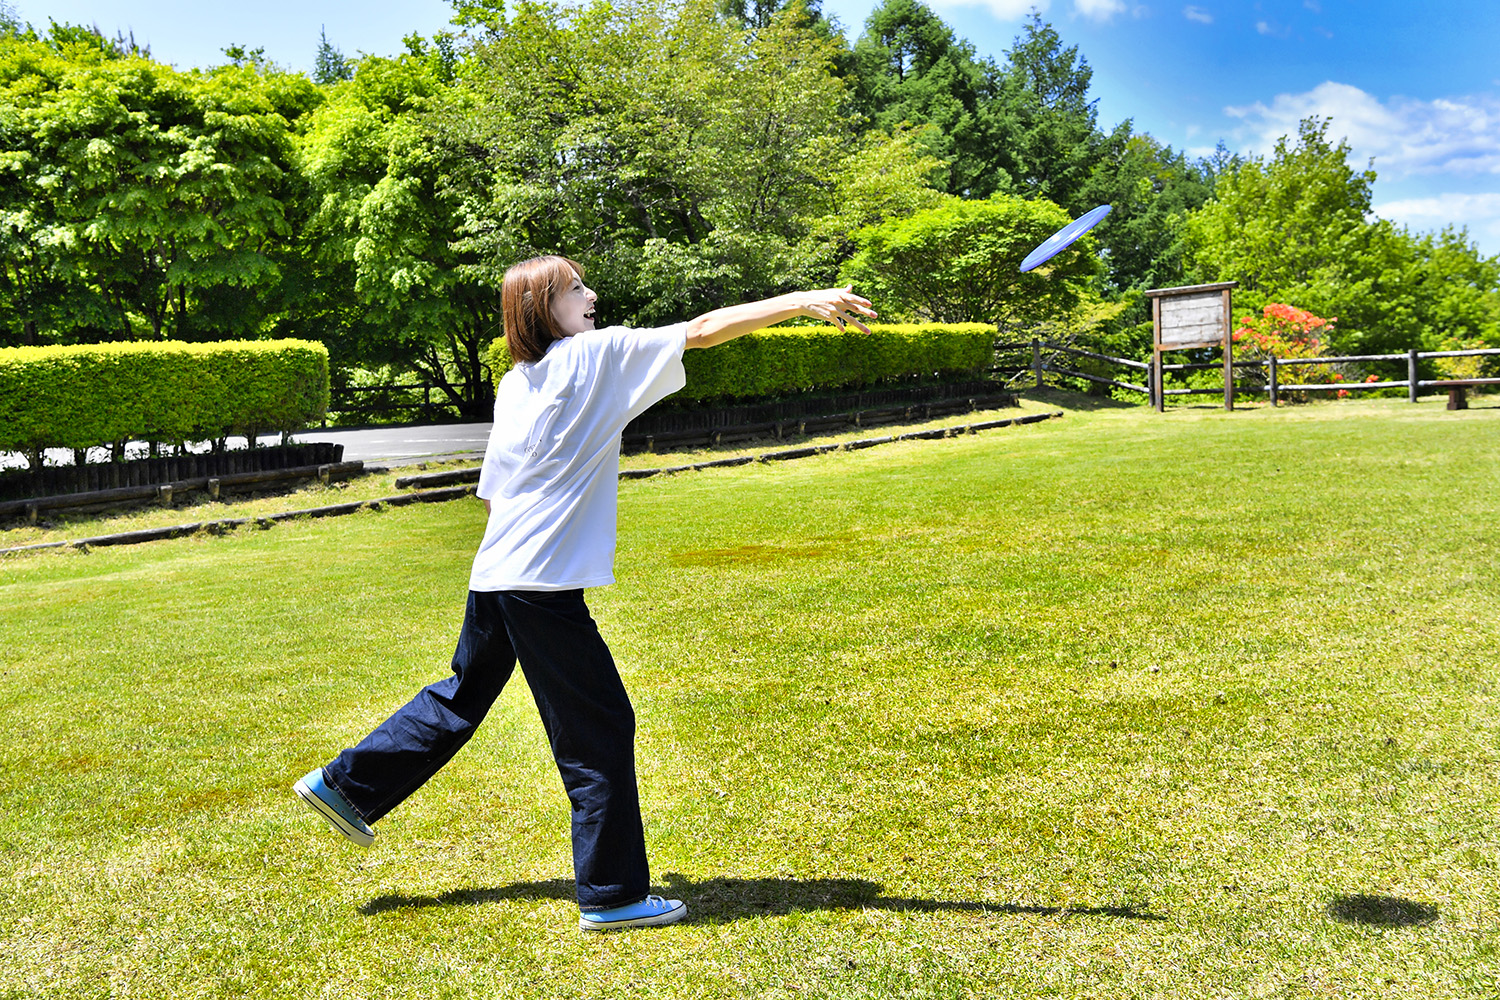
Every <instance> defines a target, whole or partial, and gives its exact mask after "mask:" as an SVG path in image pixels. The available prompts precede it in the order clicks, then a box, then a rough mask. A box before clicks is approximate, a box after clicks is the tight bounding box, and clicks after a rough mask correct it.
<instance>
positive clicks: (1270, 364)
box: [1266, 354, 1276, 406]
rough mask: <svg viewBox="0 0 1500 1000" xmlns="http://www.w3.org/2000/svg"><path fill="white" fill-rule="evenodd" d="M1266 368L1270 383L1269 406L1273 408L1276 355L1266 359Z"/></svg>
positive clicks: (1274, 402)
mask: <svg viewBox="0 0 1500 1000" xmlns="http://www.w3.org/2000/svg"><path fill="white" fill-rule="evenodd" d="M1266 368H1267V370H1268V372H1269V379H1270V383H1271V405H1272V406H1275V405H1276V355H1274V354H1273V355H1271V356H1270V358H1268V359H1267V361H1266Z"/></svg>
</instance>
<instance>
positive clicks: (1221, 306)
mask: <svg viewBox="0 0 1500 1000" xmlns="http://www.w3.org/2000/svg"><path fill="white" fill-rule="evenodd" d="M1237 284H1238V282H1235V281H1224V282H1220V283H1218V284H1215V285H1186V286H1183V287H1181V288H1153V289H1151V290H1150V291H1148V292H1147V293H1146V294H1147V295H1148V296H1150V297H1151V319H1152V323H1151V326H1152V340H1153V342H1154V350H1153V351H1152V362H1151V371H1152V375H1153V378H1152V394H1153V396H1154V397H1155V398H1154V399H1153V400H1152V402H1153V403H1155V404H1156V409H1157V410H1158V411H1160V410H1162V409H1164V408H1165V405H1166V395H1165V394H1164V393H1163V392H1162V362H1161V355H1162V352H1163V351H1182V350H1187V349H1188V348H1191V347H1219V346H1220V345H1222V346H1223V348H1224V409H1226V410H1232V409H1234V350H1233V346H1232V344H1231V342H1230V336H1231V334H1230V328H1231V324H1230V315H1231V312H1232V305H1231V298H1230V290H1231V289H1233V288H1234V287H1235V285H1237Z"/></svg>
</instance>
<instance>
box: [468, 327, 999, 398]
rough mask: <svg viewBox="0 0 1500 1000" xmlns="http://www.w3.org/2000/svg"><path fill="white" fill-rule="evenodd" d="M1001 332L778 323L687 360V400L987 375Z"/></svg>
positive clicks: (499, 345) (498, 358)
mask: <svg viewBox="0 0 1500 1000" xmlns="http://www.w3.org/2000/svg"><path fill="white" fill-rule="evenodd" d="M994 341H995V328H994V327H993V326H990V325H989V324H986V323H948V324H938V323H929V324H904V325H903V324H887V325H876V326H872V327H871V328H870V332H869V333H862V332H860V331H859V330H855V329H852V328H851V329H849V330H844V331H840V330H837V329H835V328H834V327H831V326H826V325H825V326H778V327H772V328H768V329H765V330H758V331H756V332H755V333H752V334H749V335H748V336H744V337H740V338H738V339H736V340H731V341H729V342H728V343H725V344H720V345H718V346H717V347H713V348H710V349H708V350H700V351H688V352H687V353H686V354H685V355H684V356H683V366H684V367H685V368H686V369H687V388H685V389H683V390H682V391H681V392H680V393H678V394H677V395H676V396H674V397H672V398H673V399H674V400H677V401H679V402H691V401H701V402H709V401H715V400H728V399H754V398H761V397H766V396H777V395H782V394H785V393H792V392H802V391H806V390H809V389H842V388H848V387H855V386H865V385H870V384H872V383H875V382H880V381H884V380H888V379H896V378H904V377H910V376H940V377H949V376H957V375H960V374H964V373H975V374H977V373H978V372H981V371H984V370H985V369H987V368H988V367H989V366H990V363H991V361H992V359H993V350H994ZM489 364H490V368H491V370H492V371H494V373H495V381H496V383H497V384H498V383H499V380H500V377H501V376H502V375H503V374H505V372H507V371H509V370H510V367H511V360H510V354H509V352H508V351H507V350H506V349H505V341H504V339H503V338H502V339H497V340H495V342H494V343H493V344H492V345H491V347H490V355H489Z"/></svg>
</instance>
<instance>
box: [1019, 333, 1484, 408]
mask: <svg viewBox="0 0 1500 1000" xmlns="http://www.w3.org/2000/svg"><path fill="white" fill-rule="evenodd" d="M995 352H996V355H997V357H999V356H1004V355H1006V354H1012V355H1014V354H1017V353H1027V352H1029V356H1030V357H1029V361H1030V363H1029V364H1022V365H1014V364H1012V365H1009V366H1002V367H1001V369H1000V371H1001V372H1002V373H1003V372H1005V371H1010V372H1012V374H1011V375H1010V380H1011V381H1012V382H1014V381H1015V380H1016V379H1017V378H1019V377H1020V376H1022V375H1026V374H1028V373H1030V375H1031V376H1032V378H1033V379H1034V380H1035V385H1036V387H1037V388H1041V387H1042V386H1043V385H1044V384H1045V376H1046V375H1047V374H1052V375H1057V376H1061V377H1063V378H1073V379H1082V380H1083V381H1086V382H1093V383H1096V384H1100V385H1107V386H1111V387H1113V388H1117V389H1124V390H1127V391H1129V392H1139V393H1143V394H1145V395H1146V397H1147V398H1148V399H1149V400H1151V401H1152V402H1153V403H1156V404H1157V405H1158V407H1159V406H1160V404H1161V402H1162V400H1163V399H1164V398H1165V397H1167V396H1190V395H1213V396H1224V395H1225V388H1226V387H1225V386H1224V385H1223V384H1220V385H1218V386H1209V387H1204V388H1168V387H1167V381H1166V380H1167V377H1168V376H1169V375H1171V374H1178V373H1186V372H1193V371H1223V370H1224V364H1223V362H1222V361H1212V362H1203V363H1193V364H1170V365H1169V364H1162V365H1160V366H1159V367H1157V368H1153V366H1152V365H1151V364H1150V363H1149V362H1145V361H1134V360H1131V359H1129V358H1116V357H1112V356H1111V355H1108V354H1100V353H1097V352H1095V351H1086V350H1083V349H1081V348H1077V347H1072V346H1069V345H1067V344H1057V343H1053V342H1051V341H1043V340H1039V339H1033V340H1031V341H1030V342H1029V343H1014V344H996V345H995ZM1049 355H1050V357H1049ZM1074 357H1076V358H1091V359H1093V360H1096V361H1100V362H1104V363H1106V364H1110V365H1115V366H1118V367H1122V368H1125V369H1128V370H1130V371H1139V372H1141V376H1140V378H1141V382H1140V383H1136V382H1129V381H1125V380H1124V379H1121V378H1111V377H1108V376H1104V375H1099V374H1096V373H1094V372H1085V371H1079V370H1078V369H1077V368H1076V367H1069V366H1067V365H1066V364H1063V363H1060V362H1059V360H1058V359H1059V358H1074ZM1468 357H1500V350H1497V349H1491V348H1484V349H1474V350H1467V351H1417V350H1411V351H1407V352H1405V353H1404V354H1351V355H1346V356H1342V357H1327V358H1280V359H1278V358H1268V359H1264V360H1246V361H1235V362H1234V369H1235V371H1236V372H1239V371H1250V370H1259V371H1263V372H1264V373H1265V374H1264V376H1263V378H1264V382H1263V383H1260V384H1255V385H1240V384H1238V382H1236V384H1235V385H1234V387H1233V393H1234V394H1235V395H1254V396H1264V397H1266V398H1268V399H1269V400H1270V401H1271V405H1273V406H1274V405H1276V404H1277V403H1278V402H1280V398H1281V394H1282V393H1286V392H1329V391H1335V392H1336V391H1338V390H1344V391H1346V392H1362V391H1374V390H1378V389H1395V388H1404V389H1406V391H1407V398H1408V399H1409V400H1410V401H1411V402H1413V403H1415V402H1416V401H1417V397H1418V396H1420V395H1422V391H1423V390H1424V389H1426V390H1440V391H1446V392H1447V393H1448V395H1449V406H1450V408H1453V409H1458V408H1461V406H1462V401H1463V392H1464V390H1466V389H1470V388H1478V387H1481V386H1489V385H1500V378H1463V379H1424V378H1421V377H1420V372H1419V369H1420V365H1421V362H1423V361H1428V360H1432V359H1436V358H1468ZM1400 362H1405V368H1406V378H1404V379H1384V380H1380V379H1377V380H1376V381H1373V382H1358V381H1347V382H1310V383H1304V382H1290V383H1288V382H1283V381H1282V380H1281V378H1282V369H1284V368H1286V367H1288V366H1298V365H1338V364H1361V363H1384V364H1395V363H1400ZM1158 387H1160V388H1158Z"/></svg>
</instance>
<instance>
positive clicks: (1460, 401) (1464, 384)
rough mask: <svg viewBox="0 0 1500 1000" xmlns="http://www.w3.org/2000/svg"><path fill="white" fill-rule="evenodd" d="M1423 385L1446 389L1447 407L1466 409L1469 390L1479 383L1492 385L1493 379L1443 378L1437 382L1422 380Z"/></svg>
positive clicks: (1476, 386) (1479, 384)
mask: <svg viewBox="0 0 1500 1000" xmlns="http://www.w3.org/2000/svg"><path fill="white" fill-rule="evenodd" d="M1422 384H1423V385H1424V386H1427V387H1429V388H1432V389H1447V390H1448V409H1450V410H1467V409H1468V408H1469V390H1470V389H1475V388H1478V387H1479V386H1481V385H1494V384H1495V380H1494V379H1483V378H1481V379H1461V378H1454V379H1443V380H1441V381H1437V382H1423V383H1422Z"/></svg>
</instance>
